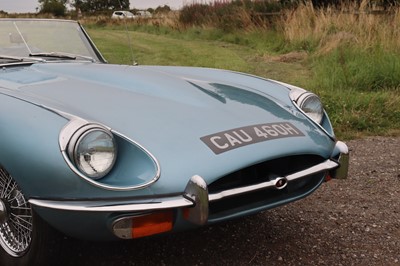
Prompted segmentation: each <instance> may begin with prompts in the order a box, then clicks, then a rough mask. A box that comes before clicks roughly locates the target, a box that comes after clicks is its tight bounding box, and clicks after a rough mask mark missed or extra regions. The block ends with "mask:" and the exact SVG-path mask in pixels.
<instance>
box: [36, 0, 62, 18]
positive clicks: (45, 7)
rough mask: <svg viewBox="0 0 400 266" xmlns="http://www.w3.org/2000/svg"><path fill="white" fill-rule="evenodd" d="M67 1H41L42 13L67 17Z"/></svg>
mask: <svg viewBox="0 0 400 266" xmlns="http://www.w3.org/2000/svg"><path fill="white" fill-rule="evenodd" d="M66 3H67V0H39V4H40V11H39V12H40V13H49V14H53V15H54V16H57V17H60V16H64V15H65V11H66V7H65V5H66Z"/></svg>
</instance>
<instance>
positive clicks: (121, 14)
mask: <svg viewBox="0 0 400 266" xmlns="http://www.w3.org/2000/svg"><path fill="white" fill-rule="evenodd" d="M111 18H113V19H134V18H136V16H135V15H134V14H133V13H132V12H129V11H114V13H113V14H112V16H111Z"/></svg>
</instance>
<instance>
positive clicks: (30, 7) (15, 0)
mask: <svg viewBox="0 0 400 266" xmlns="http://www.w3.org/2000/svg"><path fill="white" fill-rule="evenodd" d="M192 2H207V1H191V0H130V3H131V8H140V9H146V8H149V7H151V8H155V7H158V6H164V5H168V6H170V7H171V8H172V9H179V8H181V7H182V6H183V4H188V3H192ZM38 6H39V4H38V0H0V10H3V11H6V12H8V13H26V12H36V8H37V7H38Z"/></svg>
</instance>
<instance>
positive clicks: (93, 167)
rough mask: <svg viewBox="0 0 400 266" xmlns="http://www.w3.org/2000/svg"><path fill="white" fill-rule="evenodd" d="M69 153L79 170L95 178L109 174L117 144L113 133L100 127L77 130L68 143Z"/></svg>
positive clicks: (115, 155) (115, 154)
mask: <svg viewBox="0 0 400 266" xmlns="http://www.w3.org/2000/svg"><path fill="white" fill-rule="evenodd" d="M68 146H69V147H68V153H69V157H70V159H71V160H73V162H74V164H75V166H76V167H77V168H78V169H79V171H80V172H81V173H82V174H84V175H85V176H88V177H90V178H92V179H94V180H97V179H100V178H102V177H104V176H105V175H107V174H108V173H109V172H110V171H111V169H112V167H113V166H114V163H115V159H116V157H117V146H116V142H115V140H114V137H113V135H112V134H111V133H110V132H109V131H108V130H106V129H103V128H98V127H88V128H83V129H81V130H79V131H78V132H76V133H75V134H74V136H73V137H72V139H71V142H70V143H69V145H68Z"/></svg>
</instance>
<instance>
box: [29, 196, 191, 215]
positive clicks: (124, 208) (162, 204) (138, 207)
mask: <svg viewBox="0 0 400 266" xmlns="http://www.w3.org/2000/svg"><path fill="white" fill-rule="evenodd" d="M29 203H30V204H32V205H34V206H36V207H43V208H49V209H56V210H63V211H85V212H133V211H134V212H136V211H156V210H164V209H172V208H183V207H191V206H193V205H194V204H193V202H192V201H190V200H188V199H186V198H183V197H181V196H179V197H175V198H170V199H167V200H164V201H161V200H160V201H157V202H146V203H132V204H119V205H114V204H113V202H108V203H103V204H100V203H98V202H92V201H55V200H38V199H30V200H29ZM96 204H97V205H96Z"/></svg>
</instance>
